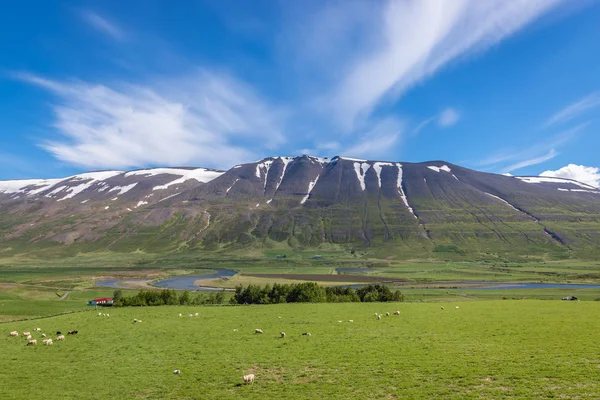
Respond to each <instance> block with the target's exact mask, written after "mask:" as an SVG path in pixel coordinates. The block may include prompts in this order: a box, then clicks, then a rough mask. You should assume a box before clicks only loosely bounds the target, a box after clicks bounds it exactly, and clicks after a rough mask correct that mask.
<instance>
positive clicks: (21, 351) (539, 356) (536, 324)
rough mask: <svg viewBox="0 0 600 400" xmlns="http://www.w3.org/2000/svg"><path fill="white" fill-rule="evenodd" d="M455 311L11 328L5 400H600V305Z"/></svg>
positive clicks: (117, 314) (271, 309)
mask: <svg viewBox="0 0 600 400" xmlns="http://www.w3.org/2000/svg"><path fill="white" fill-rule="evenodd" d="M444 305H445V306H446V307H444V309H442V308H441V306H444ZM455 305H456V303H454V304H452V303H387V304H386V303H342V304H282V305H270V306H237V307H218V306H215V307H183V306H164V307H138V308H121V309H114V308H113V309H111V310H110V318H105V317H101V316H98V313H97V312H96V311H90V312H80V313H74V314H67V315H59V316H56V317H50V318H43V319H39V320H35V321H18V322H9V323H2V324H0V328H1V329H2V330H3V332H2V335H0V348H1V352H2V357H0V381H2V382H3V384H2V385H0V398H2V399H23V398H27V399H51V398H61V399H80V398H85V399H107V398H138V399H157V398H162V399H174V398H181V399H196V398H202V399H217V398H218V399H240V398H244V399H268V398H286V399H311V398H313V399H314V398H318V399H322V398H327V399H348V398H360V399H385V398H391V399H394V398H410V399H431V398H444V399H481V398H488V399H503V398H506V399H525V398H580V399H598V398H600V350H599V349H600V335H598V332H599V331H600V303H598V302H566V301H537V300H518V301H517V300H507V301H502V300H495V301H480V302H475V301H472V302H463V303H461V304H460V308H458V309H457V308H455ZM395 311H400V315H392V316H390V317H384V318H382V319H377V317H376V316H375V315H380V314H383V315H386V313H387V312H390V313H394V312H395ZM196 312H197V313H198V314H199V315H198V317H194V318H180V317H179V314H183V315H189V314H193V315H195V313H196ZM134 319H138V320H140V319H141V320H143V321H144V322H143V323H141V324H140V323H134V322H132V321H134ZM349 320H352V321H353V322H352V323H350V322H347V321H349ZM339 321H342V322H341V323H340V322H339ZM36 327H40V328H41V331H35V332H33V329H35V328H36ZM256 329H261V330H262V331H263V332H264V334H262V335H260V334H259V335H257V334H255V330H256ZM73 330H77V331H78V334H77V335H66V337H65V339H64V340H60V341H57V340H56V336H55V335H54V333H55V332H57V331H61V332H63V333H65V332H69V331H73ZM11 331H18V332H24V331H32V332H31V333H32V335H33V338H34V339H40V338H41V333H43V332H45V333H48V334H52V335H50V336H49V338H52V339H54V344H53V345H52V346H40V345H38V346H27V340H26V339H25V338H24V337H22V336H19V337H12V336H9V333H10V332H11ZM281 332H285V333H286V334H285V335H281ZM307 332H310V333H311V335H310V336H309V335H306V333H307ZM282 336H283V337H282ZM40 342H41V340H40ZM174 371H179V373H174ZM250 374H253V375H254V376H255V378H254V384H244V380H243V379H242V377H243V376H245V375H250Z"/></svg>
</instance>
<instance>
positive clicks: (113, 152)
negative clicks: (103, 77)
mask: <svg viewBox="0 0 600 400" xmlns="http://www.w3.org/2000/svg"><path fill="white" fill-rule="evenodd" d="M566 2H567V0H511V1H505V0H486V1H481V0H452V1H440V0H382V1H380V2H371V1H352V0H348V1H344V2H327V3H323V2H314V3H310V4H305V3H302V6H297V5H296V6H294V5H292V6H289V7H291V8H292V9H293V12H291V13H290V15H291V16H292V18H295V20H294V22H295V23H293V24H282V26H284V27H283V28H281V30H282V31H283V32H281V34H280V35H279V34H274V35H272V36H275V37H277V38H278V39H276V40H280V41H281V42H280V43H279V45H280V46H281V47H282V48H284V49H285V51H286V52H287V53H285V54H284V55H285V57H281V58H282V59H281V60H278V61H277V70H276V71H275V72H274V73H273V74H272V75H273V76H274V77H273V79H272V82H274V84H272V85H271V84H269V86H267V87H266V88H265V89H266V90H271V89H272V87H275V86H278V84H279V83H282V84H281V85H280V86H281V87H284V88H285V89H286V94H285V95H282V96H281V98H280V99H278V101H274V100H267V99H266V98H265V96H264V95H261V94H259V92H258V90H257V89H256V87H254V86H252V87H251V86H249V85H247V84H245V83H243V82H242V81H241V80H240V79H237V78H234V77H232V76H224V75H221V74H215V73H208V72H204V73H200V74H198V75H197V76H193V77H189V76H187V77H185V78H174V79H173V80H171V81H169V82H168V83H166V84H165V85H163V86H161V85H160V82H158V83H157V82H152V84H150V83H141V84H137V85H118V84H112V83H111V84H106V83H104V84H102V83H92V82H86V81H57V80H52V79H48V78H44V77H40V76H37V75H34V74H17V75H18V76H17V77H18V78H19V79H21V80H24V81H27V82H29V83H31V84H35V85H37V86H39V87H42V88H44V89H46V90H48V91H50V92H52V93H53V94H54V95H55V96H56V102H55V104H54V111H55V115H56V121H55V127H56V129H57V131H58V132H59V133H60V134H61V136H62V137H61V139H59V140H53V141H51V142H47V143H44V144H43V146H44V148H45V149H47V150H48V151H50V152H51V153H52V154H54V155H55V156H56V157H57V158H59V159H61V160H63V161H67V162H69V163H72V164H76V165H80V166H85V167H92V168H104V167H106V168H126V167H129V166H145V165H150V164H154V165H157V164H163V165H182V164H189V163H196V162H197V163H200V165H202V166H215V167H224V166H228V165H232V164H234V163H239V162H242V161H244V160H249V159H250V160H251V159H254V158H256V157H257V156H259V155H260V156H262V155H264V152H265V151H266V150H269V153H272V150H275V149H277V148H278V146H281V144H282V143H284V141H286V140H287V142H288V143H291V145H293V146H294V147H291V148H308V149H307V150H312V151H311V153H312V152H313V151H314V152H318V153H325V152H327V153H332V152H338V153H340V152H343V153H344V154H347V155H349V156H352V155H356V156H361V157H385V156H392V157H393V155H394V154H397V150H398V147H399V145H400V143H401V142H402V139H403V137H404V131H405V126H406V122H405V116H402V117H400V116H399V114H400V113H401V112H399V111H398V107H396V106H397V101H398V100H399V99H400V98H401V97H402V96H403V95H404V94H405V93H406V92H407V91H408V90H409V89H410V88H412V87H413V86H415V85H416V84H418V83H419V82H422V81H423V80H425V79H427V78H429V77H431V76H433V75H434V74H435V73H437V72H439V71H440V70H442V69H443V68H444V67H445V66H447V65H448V64H449V63H452V62H459V61H463V60H465V59H466V58H468V57H470V56H472V55H473V54H476V53H478V52H481V51H484V50H486V49H488V48H489V47H490V46H493V45H495V44H497V43H499V42H501V41H502V40H504V39H506V38H508V37H510V36H511V35H513V34H515V33H516V32H518V31H519V30H521V29H523V28H524V27H525V26H527V25H528V24H530V23H531V22H533V21H535V20H536V19H537V18H539V17H540V16H542V15H543V14H545V13H546V12H548V11H549V10H551V9H553V8H555V7H557V6H558V5H560V4H561V3H566ZM291 3H293V2H290V3H285V4H291ZM304 8H306V9H308V11H304V12H305V13H306V14H304V17H303V18H304V19H303V18H298V14H300V13H301V12H303V11H302V9H304ZM81 18H82V19H83V20H84V21H85V22H86V23H88V24H89V25H90V26H91V27H92V28H94V29H96V30H97V31H99V32H102V33H103V34H105V35H107V36H108V37H110V38H112V39H114V40H117V41H120V42H123V43H122V44H123V45H124V46H123V47H126V46H125V45H128V44H131V43H132V40H130V38H131V37H142V36H143V35H142V34H137V35H136V34H135V32H133V31H132V30H131V29H130V28H128V29H127V30H124V29H123V27H124V26H125V25H123V26H119V25H118V24H117V23H115V22H114V21H112V20H110V19H108V18H107V17H106V16H102V15H99V14H98V13H96V12H94V11H90V10H84V11H82V12H81ZM288 25H294V29H291V30H289V31H288V29H289V27H288ZM274 33H277V32H274ZM294 41H296V42H294ZM140 42H141V41H140ZM135 51H136V48H135V47H134V46H129V48H128V49H127V53H128V54H129V53H132V54H133V53H135ZM290 53H291V54H290ZM153 57H154V58H157V57H156V56H155V55H154V54H153ZM159 58H160V57H159ZM163 58H168V59H169V60H171V57H163ZM132 59H133V60H140V59H145V58H144V56H140V58H136V57H132ZM136 62H137V61H136ZM265 62H266V64H269V63H270V62H273V60H266V61H265ZM142 64H143V63H142ZM240 64H242V63H240ZM246 65H247V64H244V67H240V66H238V65H233V66H232V69H234V70H235V68H240V69H241V68H245V66H246ZM144 67H145V66H142V67H141V68H140V69H144ZM260 67H261V68H262V67H263V65H261V66H260ZM271 67H272V66H271ZM213 68H214V67H213V66H211V67H209V69H210V70H211V71H212V70H213ZM149 69H150V68H149ZM204 70H205V71H206V68H205V69H204ZM265 70H267V68H265ZM144 72H147V74H148V75H149V74H152V71H144ZM243 72H246V71H242V72H240V74H238V75H237V76H253V74H252V73H250V74H246V73H243ZM271 72H272V70H271ZM257 75H258V74H257ZM279 75H280V76H279ZM275 76H279V78H281V76H285V78H282V79H285V81H284V82H278V81H277V80H276V79H277V78H276V77H275ZM269 78H271V77H269ZM307 78H309V79H307ZM132 82H139V80H138V79H137V75H136V77H134V78H133V79H132ZM162 83H165V82H164V81H163V82H162ZM290 88H293V89H295V90H288V89H290ZM286 110H293V112H289V113H287V112H285V111H286ZM434 112H435V111H434ZM430 115H433V112H432V114H430ZM406 119H408V118H406ZM459 119H460V114H459V113H458V112H457V111H456V110H454V109H452V108H448V109H446V110H445V111H444V112H442V114H436V115H435V116H432V117H431V118H429V119H427V120H424V121H422V122H421V124H419V125H418V126H417V127H415V128H414V130H413V135H415V134H417V133H418V132H419V131H420V130H422V129H424V128H425V127H426V126H428V125H429V124H432V123H435V124H436V125H438V126H439V127H447V126H451V125H453V124H455V123H457V122H458V121H459ZM546 151H547V150H546ZM540 154H541V153H540ZM524 158H527V157H524ZM528 159H529V158H528ZM511 161H515V162H516V161H518V160H516V159H513V160H511Z"/></svg>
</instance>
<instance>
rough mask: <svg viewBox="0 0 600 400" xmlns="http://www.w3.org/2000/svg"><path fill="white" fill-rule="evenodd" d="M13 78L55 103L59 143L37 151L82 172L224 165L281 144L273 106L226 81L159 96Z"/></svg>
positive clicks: (199, 79)
mask: <svg viewBox="0 0 600 400" xmlns="http://www.w3.org/2000/svg"><path fill="white" fill-rule="evenodd" d="M20 77H21V79H22V80H25V81H27V82H29V83H31V84H34V85H37V86H40V87H42V88H44V89H47V90H50V91H51V92H52V93H53V94H54V95H55V96H56V98H57V101H56V105H55V106H54V113H55V116H56V121H55V124H54V127H55V129H56V130H57V131H58V133H60V135H61V136H62V139H60V140H54V141H48V142H45V143H43V144H42V147H43V148H44V149H46V150H47V151H49V152H50V153H52V154H53V155H54V156H55V157H56V158H58V159H60V160H62V161H65V162H68V163H70V164H74V165H78V166H81V167H86V168H129V167H140V166H146V165H166V166H181V165H185V164H194V163H196V162H201V163H202V166H209V167H227V166H230V165H231V164H233V163H235V162H237V161H239V160H251V159H253V158H255V157H256V152H259V151H260V150H262V148H264V147H267V148H268V147H272V148H275V147H277V146H278V145H280V144H281V143H282V142H283V141H284V138H283V136H282V134H281V127H280V126H279V121H277V120H276V117H275V115H276V111H275V110H276V109H277V107H275V106H273V105H272V104H268V103H267V102H265V101H264V100H263V99H262V98H260V97H259V96H258V95H257V94H256V93H254V92H253V91H252V89H251V88H249V87H247V86H246V85H244V84H242V83H240V82H238V81H236V80H235V79H233V78H231V77H228V76H225V75H215V74H211V73H208V72H200V73H199V74H197V75H194V76H192V77H187V78H185V79H182V80H181V81H178V82H169V85H167V86H169V87H170V88H171V89H170V90H169V91H164V92H162V93H159V92H157V91H156V89H153V88H149V87H145V86H132V85H122V86H120V87H108V86H105V85H97V84H91V83H86V82H55V81H50V80H47V79H44V78H40V77H37V76H35V75H31V74H21V76H20ZM174 87H175V88H176V89H173V88H174Z"/></svg>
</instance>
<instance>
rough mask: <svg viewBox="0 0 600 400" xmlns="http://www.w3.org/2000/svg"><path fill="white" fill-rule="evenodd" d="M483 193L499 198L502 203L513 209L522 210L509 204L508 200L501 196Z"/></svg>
mask: <svg viewBox="0 0 600 400" xmlns="http://www.w3.org/2000/svg"><path fill="white" fill-rule="evenodd" d="M484 193H485V194H487V195H488V196H491V197H493V198H495V199H496V200H500V201H501V202H503V203H504V204H506V205H507V206H509V207H510V208H512V209H513V210H515V211H519V212H522V211H521V210H519V209H518V208H517V207H515V206H513V205H512V204H510V203H509V202H508V201H506V200H504V199H503V198H502V197H498V196H495V195H493V194H491V193H487V192H484Z"/></svg>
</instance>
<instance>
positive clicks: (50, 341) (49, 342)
mask: <svg viewBox="0 0 600 400" xmlns="http://www.w3.org/2000/svg"><path fill="white" fill-rule="evenodd" d="M42 342H44V344H45V345H46V346H50V345H52V339H44V340H42Z"/></svg>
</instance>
